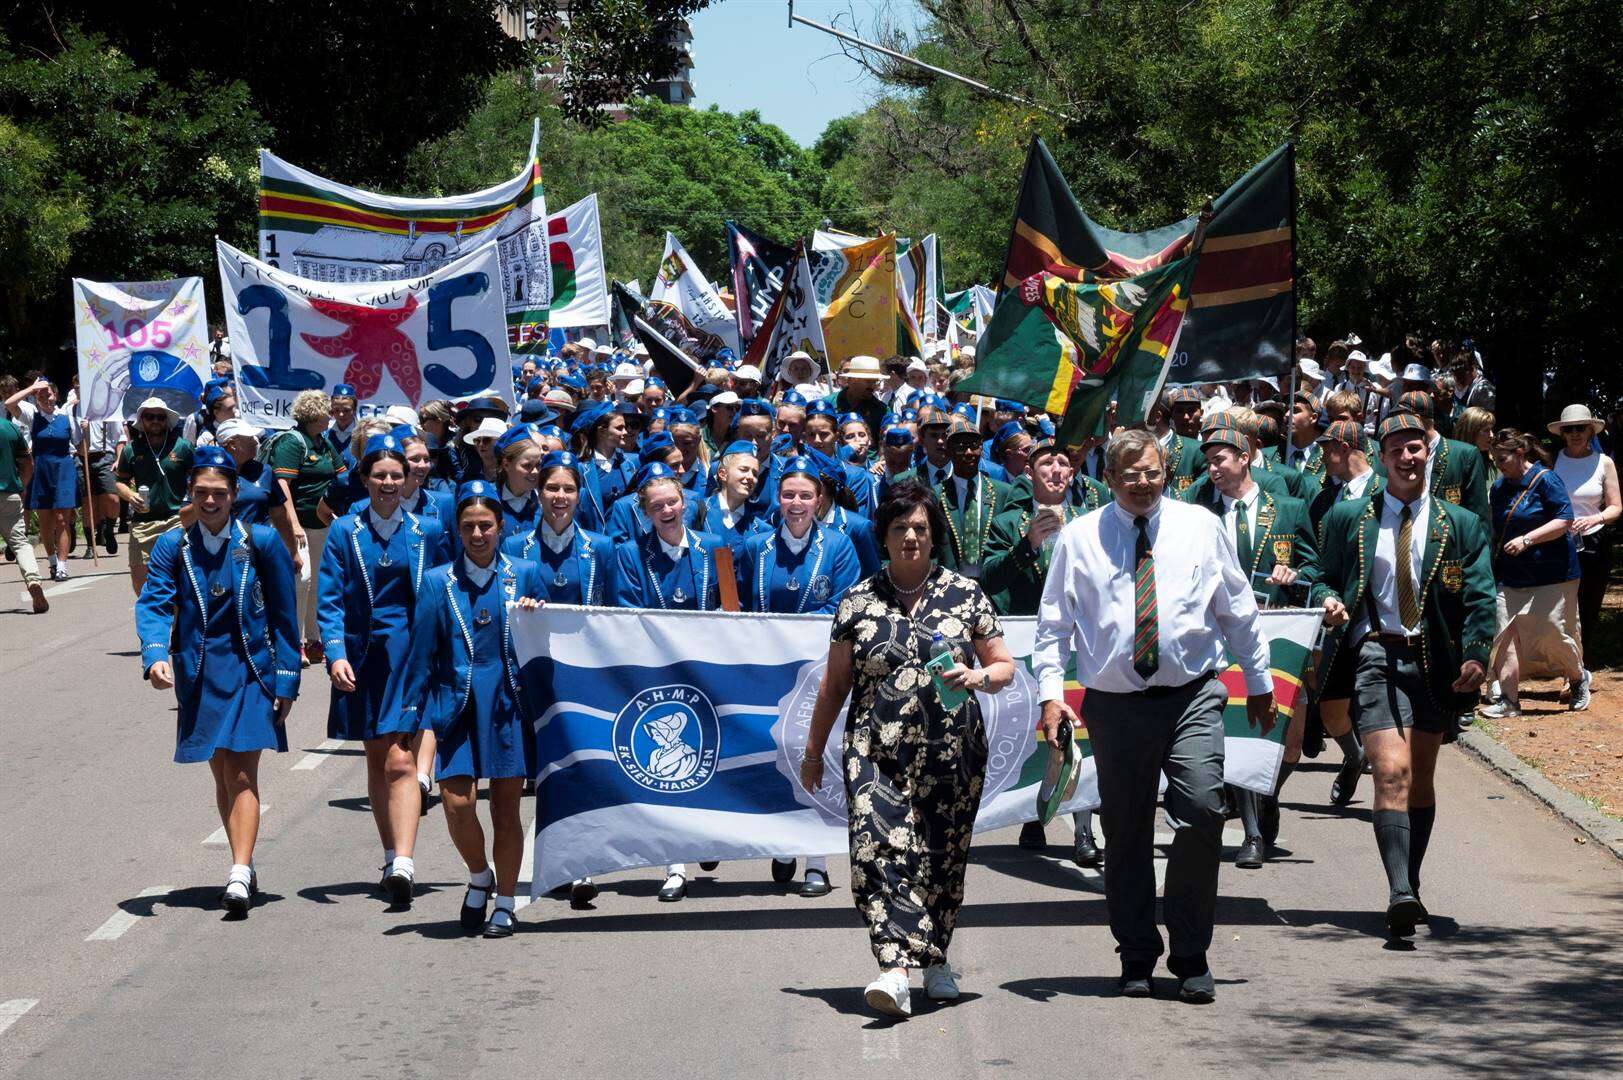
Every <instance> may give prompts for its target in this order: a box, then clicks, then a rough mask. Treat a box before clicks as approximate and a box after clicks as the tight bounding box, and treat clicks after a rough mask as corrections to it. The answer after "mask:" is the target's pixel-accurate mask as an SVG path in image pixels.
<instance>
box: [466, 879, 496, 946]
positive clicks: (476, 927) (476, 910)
mask: <svg viewBox="0 0 1623 1080" xmlns="http://www.w3.org/2000/svg"><path fill="white" fill-rule="evenodd" d="M495 887H496V885H495V883H494V882H492V883H491V885H490V887H489V888H486V889H478V890H475V887H474V886H472V885H469V886H468V891H467V892H465V893H463V894H462V913H461V915H460V916H458V919H459V921H460V922H461V923H462V929H464V930H466V931H468V932H469V933H470V934H477V933H478V932H479V931H480V929H481V928H482V927H483V926H484V925H485V910H486V909H487V908H489V907H490V894H491V890H493V889H495ZM475 891H478V892H482V893H484V894H485V902H484V903H482V904H470V903H468V897H470V896H472V895H473V894H474V892H475Z"/></svg>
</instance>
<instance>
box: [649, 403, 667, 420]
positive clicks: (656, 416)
mask: <svg viewBox="0 0 1623 1080" xmlns="http://www.w3.org/2000/svg"><path fill="white" fill-rule="evenodd" d="M655 420H663V421H665V422H666V423H667V424H668V423H670V422H671V410H669V409H667V408H666V407H665V406H663V405H661V406H659V407H658V408H657V409H654V410H653V411H652V412H650V413H649V414H648V422H649V423H650V424H652V423H653V422H654V421H655Z"/></svg>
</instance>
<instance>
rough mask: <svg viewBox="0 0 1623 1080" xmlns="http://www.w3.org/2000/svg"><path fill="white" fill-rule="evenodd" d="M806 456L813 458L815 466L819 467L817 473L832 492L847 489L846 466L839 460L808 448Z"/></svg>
mask: <svg viewBox="0 0 1623 1080" xmlns="http://www.w3.org/2000/svg"><path fill="white" fill-rule="evenodd" d="M806 456H807V457H809V458H811V460H812V462H813V464H815V465H816V466H817V472H818V473H819V474H820V475H821V476H822V478H823V480H824V482H826V483H827V484H828V485H829V488H830V489H831V490H838V489H841V488H844V487H845V466H844V465H842V464H840V462H839V461H838V460H836V459H835V458H831V457H829V456H828V455H827V454H825V453H823V452H822V451H820V450H813V449H812V448H810V447H807V448H806Z"/></svg>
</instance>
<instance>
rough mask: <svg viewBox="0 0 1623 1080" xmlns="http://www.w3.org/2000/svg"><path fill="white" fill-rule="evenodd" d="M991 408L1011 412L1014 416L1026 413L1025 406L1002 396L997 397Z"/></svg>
mask: <svg viewBox="0 0 1623 1080" xmlns="http://www.w3.org/2000/svg"><path fill="white" fill-rule="evenodd" d="M993 408H995V409H996V410H997V411H998V412H1012V413H1014V415H1016V416H1024V415H1026V407H1025V406H1024V405H1022V404H1020V403H1019V402H1018V401H1006V400H1004V399H1003V398H998V399H997V403H996V404H995V405H994V406H993Z"/></svg>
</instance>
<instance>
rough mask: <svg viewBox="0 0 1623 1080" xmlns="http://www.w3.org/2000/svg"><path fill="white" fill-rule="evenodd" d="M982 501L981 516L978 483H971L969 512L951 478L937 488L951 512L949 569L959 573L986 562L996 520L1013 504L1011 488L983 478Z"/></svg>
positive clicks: (949, 519)
mask: <svg viewBox="0 0 1623 1080" xmlns="http://www.w3.org/2000/svg"><path fill="white" fill-rule="evenodd" d="M980 483H981V500H980V506H979V512H978V513H977V512H976V510H977V508H976V504H975V495H974V492H973V487H974V481H971V482H970V487H971V489H972V490H971V492H970V496H969V510H968V512H967V513H966V512H965V511H962V510H960V509H958V505H957V500H956V499H955V498H954V493H953V490H952V489H953V488H954V487H955V485H954V484H953V483H952V481H951V480H950V479H949V480H947V481H944V482H942V483H940V484H937V485H936V486H935V488H934V491H935V497H936V501H937V502H939V503H940V504H941V509H943V510H945V511H946V513H947V543H946V551H945V552H944V555H945V559H944V560H943V562H944V563H945V565H946V567H947V569H948V570H953V571H958V570H959V569H960V568H961V567H963V566H965V565H966V564H969V563H984V562H985V560H986V539H987V536H988V535H989V534H990V533H991V531H992V519H993V518H995V517H997V516H998V515H999V514H1001V513H1002V512H1003V511H1004V510H1005V509H1007V508H1008V505H1009V485H1008V484H1005V483H1003V482H1002V481H999V480H993V479H992V478H991V477H989V476H984V475H983V476H981V477H980Z"/></svg>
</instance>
